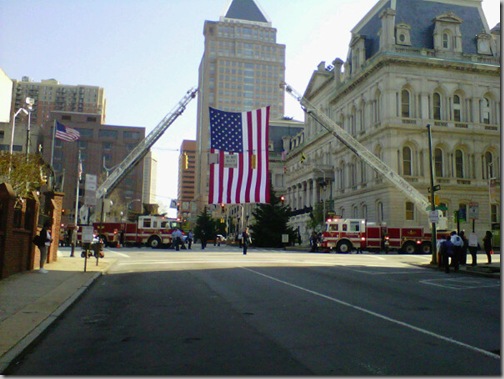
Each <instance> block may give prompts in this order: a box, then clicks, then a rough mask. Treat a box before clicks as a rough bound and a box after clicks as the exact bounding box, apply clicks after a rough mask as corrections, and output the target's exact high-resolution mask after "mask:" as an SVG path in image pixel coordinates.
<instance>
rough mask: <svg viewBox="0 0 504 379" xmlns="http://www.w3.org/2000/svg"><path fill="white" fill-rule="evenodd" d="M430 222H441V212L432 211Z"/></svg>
mask: <svg viewBox="0 0 504 379" xmlns="http://www.w3.org/2000/svg"><path fill="white" fill-rule="evenodd" d="M429 221H430V222H431V223H433V222H434V223H436V224H437V223H438V222H439V212H438V211H430V212H429Z"/></svg>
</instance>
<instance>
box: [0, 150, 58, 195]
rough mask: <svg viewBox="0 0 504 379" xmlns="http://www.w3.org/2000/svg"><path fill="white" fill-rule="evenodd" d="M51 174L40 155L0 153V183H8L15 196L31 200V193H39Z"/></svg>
mask: <svg viewBox="0 0 504 379" xmlns="http://www.w3.org/2000/svg"><path fill="white" fill-rule="evenodd" d="M51 174H52V170H51V168H50V167H49V165H48V164H46V163H45V162H44V160H43V159H42V157H41V156H40V154H28V156H26V154H22V153H13V154H12V155H11V154H10V152H8V151H1V152H0V183H4V182H6V183H9V184H10V185H11V186H12V189H13V190H14V193H15V194H16V196H19V197H24V198H31V197H32V192H33V191H40V188H41V187H42V186H43V185H44V184H45V183H46V182H47V178H49V177H50V176H51Z"/></svg>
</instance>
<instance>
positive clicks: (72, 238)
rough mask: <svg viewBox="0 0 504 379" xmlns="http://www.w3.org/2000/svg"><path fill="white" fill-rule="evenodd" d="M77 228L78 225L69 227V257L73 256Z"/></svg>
mask: <svg viewBox="0 0 504 379" xmlns="http://www.w3.org/2000/svg"><path fill="white" fill-rule="evenodd" d="M77 228H78V226H76V227H75V228H72V229H70V232H71V234H70V248H71V250H70V256H71V257H74V256H75V255H74V251H75V246H77Z"/></svg>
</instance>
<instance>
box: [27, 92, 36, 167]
mask: <svg viewBox="0 0 504 379" xmlns="http://www.w3.org/2000/svg"><path fill="white" fill-rule="evenodd" d="M33 104H35V99H33V98H32V97H27V98H26V106H27V107H28V126H27V128H26V160H27V161H28V155H29V154H30V143H31V113H32V110H33Z"/></svg>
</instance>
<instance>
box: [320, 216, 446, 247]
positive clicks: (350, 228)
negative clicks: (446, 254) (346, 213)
mask: <svg viewBox="0 0 504 379" xmlns="http://www.w3.org/2000/svg"><path fill="white" fill-rule="evenodd" d="M446 234H447V232H439V233H437V238H438V239H441V238H444V237H445V236H446ZM431 238H432V233H426V232H424V229H423V228H422V227H420V226H416V227H389V226H386V224H382V225H376V224H374V223H368V222H366V220H365V219H346V218H334V219H328V220H327V221H326V230H325V231H324V232H323V233H322V242H321V246H322V248H323V249H326V250H329V251H331V250H335V251H336V252H340V253H349V252H351V251H352V250H357V251H362V250H368V251H388V250H389V249H390V250H397V251H398V252H402V253H407V254H413V253H423V254H430V252H431Z"/></svg>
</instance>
